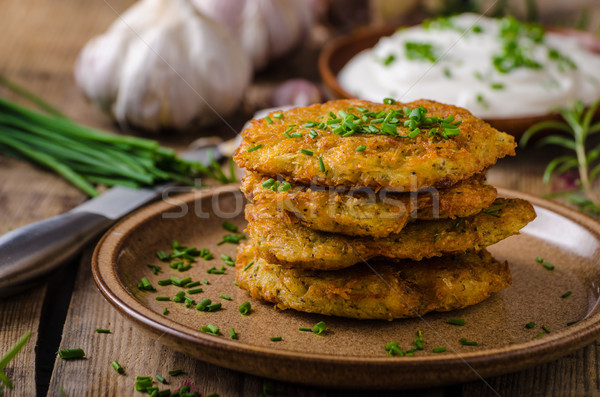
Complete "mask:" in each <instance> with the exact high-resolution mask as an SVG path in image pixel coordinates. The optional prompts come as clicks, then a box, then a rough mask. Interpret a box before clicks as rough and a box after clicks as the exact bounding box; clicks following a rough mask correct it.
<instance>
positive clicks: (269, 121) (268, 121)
mask: <svg viewBox="0 0 600 397" xmlns="http://www.w3.org/2000/svg"><path fill="white" fill-rule="evenodd" d="M265 120H267V124H273V120H271V118H270V117H269V116H267V117H265Z"/></svg>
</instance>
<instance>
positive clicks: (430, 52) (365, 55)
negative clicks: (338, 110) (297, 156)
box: [338, 14, 600, 118]
mask: <svg viewBox="0 0 600 397" xmlns="http://www.w3.org/2000/svg"><path fill="white" fill-rule="evenodd" d="M515 37H516V40H513V39H514V38H515ZM514 44H517V45H516V46H515V45H514ZM494 59H496V65H495V63H494ZM513 66H514V67H513ZM338 80H339V82H340V85H341V86H342V87H343V88H344V89H345V90H346V91H348V92H349V93H351V94H352V95H355V96H357V97H359V98H363V99H368V100H372V101H381V100H382V98H385V97H391V98H395V99H398V100H400V101H403V102H408V101H412V100H416V99H420V98H425V99H433V100H436V101H440V102H444V103H450V104H454V105H458V106H462V107H465V108H467V109H469V110H470V111H471V112H472V113H473V114H474V115H476V116H478V117H482V118H508V117H520V116H530V115H541V114H546V113H549V112H550V111H553V110H555V109H556V108H557V107H559V106H567V105H568V104H570V103H572V102H573V101H575V100H577V99H581V100H583V102H584V103H585V104H590V103H592V102H593V101H594V100H596V99H597V98H600V54H596V53H593V52H590V51H588V50H586V49H585V48H584V47H583V46H581V45H580V44H579V42H578V41H577V39H575V38H572V37H567V36H564V35H560V34H555V33H550V32H547V33H545V34H544V33H543V32H542V31H541V29H540V28H536V27H535V26H533V25H525V24H522V23H520V22H517V21H515V20H514V19H512V18H504V19H493V18H487V17H483V16H480V15H476V14H462V15H459V16H455V17H450V18H442V19H437V20H434V21H432V22H430V23H429V24H428V25H427V24H423V25H418V26H415V27H411V28H406V29H401V30H398V31H397V32H396V33H394V34H393V35H392V36H390V37H384V38H382V39H381V40H380V41H379V42H378V43H377V45H375V47H373V48H371V49H368V50H365V51H363V52H361V53H359V54H357V55H356V56H355V57H354V58H352V59H351V60H350V62H348V63H347V64H346V65H345V66H344V68H343V69H342V70H341V71H340V73H339V75H338Z"/></svg>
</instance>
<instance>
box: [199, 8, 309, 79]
mask: <svg viewBox="0 0 600 397" xmlns="http://www.w3.org/2000/svg"><path fill="white" fill-rule="evenodd" d="M192 2H193V3H194V5H195V6H196V8H197V9H198V10H200V12H201V13H203V14H204V15H206V16H208V17H210V18H213V19H214V20H215V21H218V22H220V23H221V24H223V26H225V27H226V28H227V29H228V30H229V31H230V32H231V33H232V34H233V35H234V37H236V39H237V40H238V41H239V43H240V44H241V46H242V48H243V50H244V51H245V52H246V54H248V56H250V58H252V62H253V65H254V68H255V69H260V68H262V67H264V66H265V65H266V64H267V63H268V62H269V60H271V59H273V58H276V57H279V56H281V55H283V54H285V53H286V52H287V51H289V50H290V49H292V48H293V47H294V46H295V45H296V44H298V42H299V41H300V40H301V39H302V38H303V37H304V36H305V35H306V34H307V32H308V30H309V29H310V27H311V25H312V23H313V15H312V12H311V7H310V4H309V3H308V2H307V1H306V0H192Z"/></svg>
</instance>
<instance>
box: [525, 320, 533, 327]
mask: <svg viewBox="0 0 600 397" xmlns="http://www.w3.org/2000/svg"><path fill="white" fill-rule="evenodd" d="M533 327H535V323H534V322H533V321H531V322H528V323H527V324H525V328H527V329H531V328H533Z"/></svg>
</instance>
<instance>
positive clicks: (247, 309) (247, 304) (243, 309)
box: [238, 301, 252, 316]
mask: <svg viewBox="0 0 600 397" xmlns="http://www.w3.org/2000/svg"><path fill="white" fill-rule="evenodd" d="M238 310H239V312H240V313H242V314H243V315H244V316H247V315H248V314H250V310H252V305H250V302H248V301H246V302H244V303H242V304H241V305H240V306H239V307H238Z"/></svg>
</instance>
